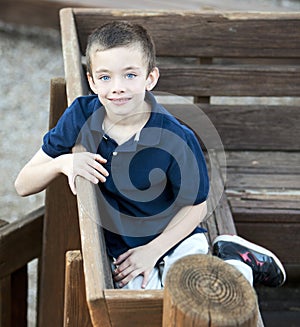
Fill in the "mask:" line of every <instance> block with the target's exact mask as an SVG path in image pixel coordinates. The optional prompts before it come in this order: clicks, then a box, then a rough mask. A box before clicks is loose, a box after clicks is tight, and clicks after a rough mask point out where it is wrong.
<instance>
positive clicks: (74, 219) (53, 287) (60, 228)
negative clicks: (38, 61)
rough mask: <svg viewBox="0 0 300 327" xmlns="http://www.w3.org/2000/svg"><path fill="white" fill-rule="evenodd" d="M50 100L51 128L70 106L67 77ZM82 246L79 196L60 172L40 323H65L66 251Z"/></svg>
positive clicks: (51, 198)
mask: <svg viewBox="0 0 300 327" xmlns="http://www.w3.org/2000/svg"><path fill="white" fill-rule="evenodd" d="M50 100H51V101H50V122H49V127H50V128H52V127H53V126H54V125H56V122H57V120H58V119H59V117H60V116H61V115H62V113H63V112H64V110H65V109H66V107H67V99H66V85H65V81H64V79H62V78H56V79H52V80H51V98H50ZM80 247H81V245H80V236H79V224H78V213H77V204H76V198H75V196H73V195H72V193H71V191H70V188H69V186H68V181H67V178H66V177H65V176H59V177H58V178H57V179H55V180H54V181H53V182H52V183H51V185H49V186H48V188H47V191H46V210H45V218H44V230H43V253H42V258H41V276H40V287H39V310H38V326H40V327H53V326H55V327H56V326H57V327H61V326H63V312H64V308H63V306H64V280H65V253H66V252H67V251H68V250H78V249H80Z"/></svg>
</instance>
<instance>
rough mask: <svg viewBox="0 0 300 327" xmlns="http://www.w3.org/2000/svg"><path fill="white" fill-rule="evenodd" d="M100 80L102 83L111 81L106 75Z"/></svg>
mask: <svg viewBox="0 0 300 327" xmlns="http://www.w3.org/2000/svg"><path fill="white" fill-rule="evenodd" d="M100 80H101V81H109V80H110V77H109V76H107V75H105V76H101V77H100Z"/></svg>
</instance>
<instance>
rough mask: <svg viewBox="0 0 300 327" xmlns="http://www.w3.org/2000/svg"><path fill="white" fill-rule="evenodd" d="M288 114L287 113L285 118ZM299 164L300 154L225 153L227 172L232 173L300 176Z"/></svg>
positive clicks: (286, 152)
mask: <svg viewBox="0 0 300 327" xmlns="http://www.w3.org/2000/svg"><path fill="white" fill-rule="evenodd" d="M283 110H284V108H283ZM289 114H290V113H289V112H287V116H289ZM270 118H271V117H270ZM258 123H259V122H258ZM273 137H276V135H272V138H273ZM295 143H296V142H295ZM299 163H300V152H288V151H268V152H264V151H226V166H227V172H232V173H234V172H240V173H243V172H248V173H252V174H256V173H273V174H274V173H280V174H284V173H286V174H300V165H299Z"/></svg>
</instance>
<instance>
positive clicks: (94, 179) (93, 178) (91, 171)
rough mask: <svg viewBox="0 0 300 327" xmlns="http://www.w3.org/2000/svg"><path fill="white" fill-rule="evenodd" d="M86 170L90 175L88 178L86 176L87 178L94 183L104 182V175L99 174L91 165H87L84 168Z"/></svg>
mask: <svg viewBox="0 0 300 327" xmlns="http://www.w3.org/2000/svg"><path fill="white" fill-rule="evenodd" d="M86 171H87V172H88V173H89V174H90V175H91V176H90V178H89V177H86V178H87V179H89V180H90V181H91V182H93V183H94V184H98V183H99V182H102V183H104V182H106V177H105V176H103V175H102V174H100V173H99V172H98V171H97V170H96V169H94V168H93V167H91V166H88V167H87V168H86Z"/></svg>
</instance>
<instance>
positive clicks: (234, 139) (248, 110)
mask: <svg viewBox="0 0 300 327" xmlns="http://www.w3.org/2000/svg"><path fill="white" fill-rule="evenodd" d="M201 108H202V109H203V111H204V112H205V113H206V114H207V116H208V117H209V119H210V120H211V122H212V123H213V125H214V126H215V127H216V129H217V131H218V132H219V134H220V137H221V139H222V142H223V144H224V147H225V148H226V149H228V150H254V151H256V150H273V151H276V150H282V151H286V150H297V151H299V150H300V142H297V141H295V140H298V139H300V128H299V124H297V122H298V121H300V110H299V107H295V106H284V105H279V106H257V105H248V106H242V105H241V106H237V105H235V106H217V105H215V106H214V105H212V106H206V105H201ZM279 122H280V123H279ZM286 155H287V156H289V155H288V154H286ZM241 156H242V154H241ZM263 156H266V157H265V159H264V162H265V161H266V159H267V158H268V154H267V153H265V154H262V155H261V157H263ZM246 158H247V157H246ZM253 161H256V160H255V159H253ZM294 162H295V160H294ZM252 166H253V164H252V165H251V164H250V165H249V167H252ZM293 166H294V169H295V167H298V165H293ZM273 168H274V169H276V168H275V165H274V166H273Z"/></svg>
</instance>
